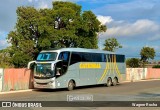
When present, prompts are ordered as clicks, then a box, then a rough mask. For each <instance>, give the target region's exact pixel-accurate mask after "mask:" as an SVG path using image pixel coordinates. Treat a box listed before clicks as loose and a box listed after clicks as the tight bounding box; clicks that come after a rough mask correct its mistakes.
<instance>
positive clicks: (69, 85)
mask: <svg viewBox="0 0 160 110" xmlns="http://www.w3.org/2000/svg"><path fill="white" fill-rule="evenodd" d="M74 85H75V84H74V82H73V81H72V80H70V81H69V83H68V90H69V91H71V90H73V89H74Z"/></svg>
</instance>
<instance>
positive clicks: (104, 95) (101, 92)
mask: <svg viewBox="0 0 160 110" xmlns="http://www.w3.org/2000/svg"><path fill="white" fill-rule="evenodd" d="M159 85H160V80H154V81H142V82H130V83H122V84H119V85H117V86H111V87H105V86H103V85H100V86H87V87H79V88H76V89H75V90H73V91H67V90H66V89H58V90H33V91H30V92H18V93H11V94H0V100H1V101H66V100H67V95H70V96H75V95H89V96H93V100H94V101H160V86H159ZM0 109H1V108H0ZM12 109H16V110H18V109H21V108H12ZM24 109H34V110H39V108H24ZM41 109H42V110H43V109H44V110H46V108H41ZM47 109H53V108H47ZM54 109H56V110H66V109H67V110H75V109H77V110H83V109H85V110H92V109H93V110H106V109H108V110H115V109H119V110H121V109H122V110H124V109H126V110H128V109H133V110H135V109H136V110H138V109H139V110H140V109H141V110H146V109H147V110H151V109H154V110H159V109H160V108H155V107H154V108H146V107H145V108H138V107H137V108H134V107H132V108H127V107H125V108H122V107H121V108H104V107H79V108H75V107H74V108H70V107H67V108H66V107H63V108H62V107H61V108H59V107H56V108H54ZM6 110H7V109H6Z"/></svg>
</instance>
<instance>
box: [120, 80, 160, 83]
mask: <svg viewBox="0 0 160 110" xmlns="http://www.w3.org/2000/svg"><path fill="white" fill-rule="evenodd" d="M158 80H160V79H141V80H133V81H122V82H121V83H130V82H131V83H132V82H143V81H158Z"/></svg>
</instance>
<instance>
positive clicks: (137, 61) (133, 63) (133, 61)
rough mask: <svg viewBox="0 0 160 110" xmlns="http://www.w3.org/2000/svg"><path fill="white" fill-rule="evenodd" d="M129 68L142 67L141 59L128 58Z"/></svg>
mask: <svg viewBox="0 0 160 110" xmlns="http://www.w3.org/2000/svg"><path fill="white" fill-rule="evenodd" d="M126 65H127V67H131V68H138V67H140V59H138V58H128V59H127V60H126Z"/></svg>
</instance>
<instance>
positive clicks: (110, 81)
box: [107, 78, 112, 87]
mask: <svg viewBox="0 0 160 110" xmlns="http://www.w3.org/2000/svg"><path fill="white" fill-rule="evenodd" d="M111 85H112V79H111V78H108V80H107V87H109V86H111Z"/></svg>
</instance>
